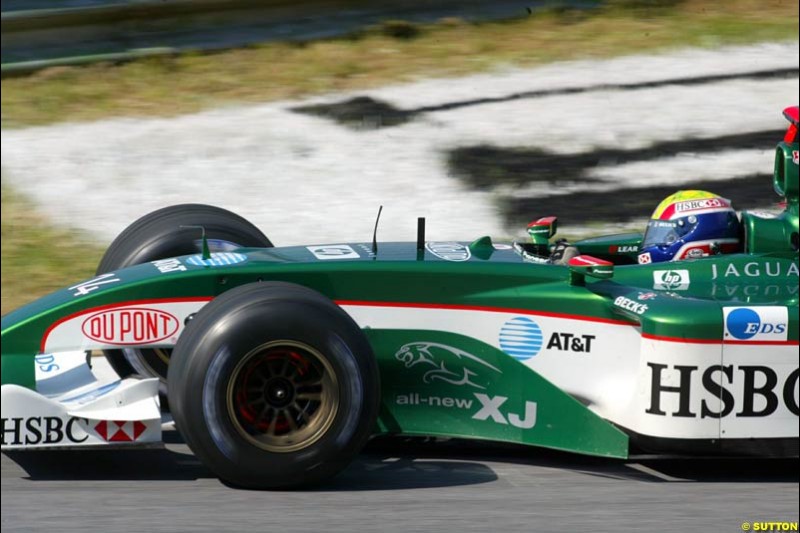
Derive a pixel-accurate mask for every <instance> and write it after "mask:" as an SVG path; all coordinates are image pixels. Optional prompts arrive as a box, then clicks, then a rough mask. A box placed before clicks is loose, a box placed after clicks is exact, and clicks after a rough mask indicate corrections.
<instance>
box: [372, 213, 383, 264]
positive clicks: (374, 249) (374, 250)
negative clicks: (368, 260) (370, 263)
mask: <svg viewBox="0 0 800 533" xmlns="http://www.w3.org/2000/svg"><path fill="white" fill-rule="evenodd" d="M382 211H383V206H380V207H378V216H377V218H375V231H373V232H372V253H373V254H377V253H378V222H380V220H381V212H382Z"/></svg>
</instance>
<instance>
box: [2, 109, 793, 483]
mask: <svg viewBox="0 0 800 533" xmlns="http://www.w3.org/2000/svg"><path fill="white" fill-rule="evenodd" d="M786 114H787V116H788V117H789V118H790V120H791V122H792V125H791V127H790V130H789V132H788V133H787V137H786V139H785V140H784V142H782V143H780V144H779V145H778V148H777V151H776V159H775V175H774V187H775V190H776V191H777V193H778V194H779V195H780V196H781V197H783V198H784V199H785V202H786V205H785V209H784V210H783V211H782V212H779V213H764V212H743V213H741V214H740V218H739V220H740V222H741V226H742V227H743V235H742V240H743V249H742V250H740V251H739V252H738V253H728V254H722V253H717V252H716V251H715V249H714V248H713V246H711V248H709V250H710V252H709V253H708V254H701V255H690V256H689V258H688V259H685V260H679V261H669V262H661V263H658V262H652V263H649V264H632V263H635V258H636V257H637V254H638V253H639V248H640V246H641V245H642V236H641V235H623V236H609V237H602V238H594V239H589V240H586V241H582V242H579V243H576V244H575V245H574V246H573V247H574V248H576V249H577V251H578V253H577V254H572V255H573V257H571V258H569V259H568V260H567V261H566V263H567V264H557V263H555V262H553V261H542V256H547V254H548V251H549V249H548V243H549V241H550V239H551V238H552V237H553V235H554V233H555V224H556V220H555V218H554V217H548V218H545V219H541V220H539V221H537V222H536V223H533V224H532V225H531V226H530V228H529V232H530V234H531V236H532V237H533V241H534V242H532V243H531V242H527V243H511V244H496V243H494V242H492V240H491V239H490V238H489V237H481V238H479V239H476V240H474V241H472V242H432V241H426V239H425V236H424V233H425V231H424V223H421V224H420V226H419V231H418V236H417V241H416V242H408V243H378V242H377V241H376V240H375V239H373V240H372V242H357V243H350V244H324V245H310V246H297V247H285V248H276V247H272V245H271V243H270V241H269V240H268V239H267V238H266V237H265V236H264V235H263V234H262V233H261V232H260V231H259V230H258V229H256V228H255V227H254V226H252V225H251V224H249V223H248V222H246V221H245V220H244V219H242V218H241V217H238V216H236V215H234V214H232V213H230V212H228V211H224V210H221V209H218V208H213V207H209V206H200V205H182V206H175V207H169V208H165V209H162V210H160V211H156V212H155V213H152V214H150V215H147V216H145V217H144V218H142V219H140V220H139V221H137V222H135V223H134V224H133V225H132V226H130V227H129V228H128V229H126V230H125V231H124V232H123V233H122V234H121V235H120V236H119V237H118V238H117V239H116V240H115V241H114V243H113V244H112V245H111V246H110V248H109V249H108V251H107V252H106V254H105V256H104V258H103V260H102V262H101V263H100V266H99V268H98V272H97V275H96V277H94V278H92V279H90V280H87V281H83V282H81V283H76V284H75V285H72V286H71V287H68V288H66V289H63V290H61V291H58V292H56V293H54V294H51V295H49V296H47V297H45V298H42V299H41V300H38V301H36V302H34V303H32V304H30V305H27V306H25V307H23V308H21V309H19V310H17V311H14V312H12V313H10V314H8V315H6V316H4V317H3V319H2V449H3V450H35V449H43V448H72V447H75V448H80V447H85V448H100V447H103V446H108V445H116V446H119V447H136V446H148V445H153V444H154V443H159V442H160V440H161V432H162V422H164V421H165V420H170V417H172V419H174V423H175V426H176V428H177V430H178V431H179V432H180V433H181V435H182V436H183V437H184V438H185V440H186V442H187V443H188V445H189V447H190V448H191V449H192V451H193V452H194V453H195V454H196V455H197V457H198V458H199V459H200V460H202V461H203V462H204V463H205V464H206V465H207V466H208V467H209V468H210V469H211V470H213V471H214V472H215V473H216V474H217V475H219V476H220V478H222V479H224V480H226V481H228V482H229V483H231V484H234V485H238V486H243V487H254V488H276V487H296V486H302V485H307V484H311V483H317V482H319V481H321V480H324V479H327V478H328V477H330V476H332V475H333V474H335V473H336V472H338V471H339V470H341V469H342V468H344V467H345V466H346V465H347V464H348V463H349V462H350V461H351V460H352V459H353V457H354V456H355V455H356V454H357V453H358V452H359V450H360V449H361V447H362V446H363V445H364V444H365V442H366V441H367V439H368V438H369V437H370V436H371V435H376V434H405V435H422V436H444V437H464V438H476V439H488V440H496V441H507V442H513V443H521V444H529V445H535V446H543V447H547V448H554V449H559V450H567V451H571V452H576V453H584V454H591V455H597V456H605V457H612V458H625V457H627V456H628V453H629V451H630V450H632V449H636V450H644V451H648V452H659V453H662V452H668V453H676V452H677V453H691V454H741V455H760V456H782V457H786V456H797V455H798V411H799V408H798V381H799V379H798V375H799V372H800V371H799V370H798V139H797V126H798V119H797V108H792V109H790V110H787V112H786ZM421 222H424V221H421ZM711 244H712V245H713V243H711ZM645 263H647V262H645ZM92 351H94V354H95V355H99V354H100V352H102V354H104V355H105V357H106V358H107V359H108V361H109V362H110V363H111V365H112V366H113V368H114V369H115V370H116V372H117V373H118V374H119V376H120V379H116V378H114V379H108V378H105V379H99V378H98V377H97V375H96V374H97V373H96V372H93V371H92V369H91V368H90V363H91V362H92V359H95V357H90V355H89V354H90V353H92ZM95 361H96V359H95Z"/></svg>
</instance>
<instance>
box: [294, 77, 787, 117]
mask: <svg viewBox="0 0 800 533" xmlns="http://www.w3.org/2000/svg"><path fill="white" fill-rule="evenodd" d="M797 77H798V70H797V69H796V68H782V69H770V70H759V71H753V72H740V73H734V74H714V75H707V76H694V77H683V78H671V79H667V80H655V81H643V82H634V83H601V84H596V85H589V86H585V87H564V88H560V89H541V90H534V91H523V92H518V93H512V94H509V95H504V96H496V97H486V98H474V99H470V100H460V101H455V102H445V103H442V104H437V105H431V106H422V107H418V108H416V109H400V108H397V107H395V106H393V105H392V104H390V103H388V102H383V101H381V100H376V99H374V98H371V97H368V96H359V97H355V98H350V99H348V100H344V101H341V102H334V103H331V104H313V105H304V106H298V107H294V108H292V111H295V112H297V113H305V114H308V115H313V116H318V117H323V118H327V119H330V120H333V121H334V122H337V123H338V124H341V125H343V126H346V127H348V128H352V129H359V130H363V129H379V128H388V127H392V126H399V125H401V124H405V123H407V122H411V121H412V120H415V119H416V118H418V117H419V116H421V115H423V114H425V113H432V112H437V111H452V110H454V109H459V108H463V107H472V106H477V105H484V104H496V103H502V102H510V101H514V100H522V99H533V98H544V97H548V96H565V95H573V94H582V93H589V92H598V91H636V90H642V89H655V88H658V87H666V86H672V85H682V86H692V85H704V84H709V83H720V82H725V81H731V80H771V79H788V78H797Z"/></svg>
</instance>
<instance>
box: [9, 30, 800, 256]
mask: <svg viewBox="0 0 800 533" xmlns="http://www.w3.org/2000/svg"><path fill="white" fill-rule="evenodd" d="M798 64H800V58H799V53H798V43H797V42H790V43H783V44H781V43H773V44H759V45H753V46H742V47H729V48H723V49H717V50H696V49H688V50H679V51H676V52H674V53H670V54H660V55H633V56H628V57H620V58H616V59H610V60H604V61H574V62H565V63H556V64H552V65H548V66H544V67H537V68H530V69H501V70H497V71H495V72H492V73H489V74H480V75H474V76H468V77H462V78H457V79H434V80H424V81H419V82H416V83H411V84H404V85H398V86H391V87H385V88H381V89H375V90H368V91H359V92H357V93H347V94H333V95H328V96H325V97H320V98H313V99H307V100H303V101H283V102H275V103H269V104H263V105H252V106H242V107H229V108H222V109H216V110H213V111H207V112H203V113H198V114H194V115H185V116H180V117H176V118H169V119H167V118H148V119H129V118H119V119H110V120H102V121H98V122H93V123H78V124H59V125H53V126H46V127H35V128H26V129H19V130H3V131H2V161H3V164H2V166H3V176H4V178H3V179H4V183H6V184H8V185H10V186H12V187H14V188H16V189H18V190H20V191H21V192H23V193H25V194H27V195H28V196H29V197H30V198H31V199H32V200H33V202H34V203H35V205H36V206H37V207H38V208H39V209H40V210H41V211H42V212H43V213H45V214H46V215H47V216H49V217H50V218H51V219H52V220H53V221H54V222H55V223H57V224H59V225H63V226H71V227H77V228H79V229H82V230H85V231H87V232H89V233H90V234H93V235H96V236H97V238H98V239H100V240H101V241H102V242H110V241H111V240H112V239H113V238H114V237H115V236H116V235H117V234H118V233H119V232H120V231H121V230H122V229H124V227H125V226H127V225H128V224H129V223H130V222H132V221H133V220H135V219H136V218H138V217H140V216H142V215H144V214H145V213H147V212H149V211H152V210H155V209H157V208H160V207H163V206H165V205H170V204H176V203H186V202H202V203H211V204H214V205H219V206H221V207H225V208H227V209H231V210H233V211H235V212H237V213H239V214H241V215H242V216H244V217H246V218H248V219H250V220H251V221H252V222H253V223H255V224H256V225H257V226H259V227H260V228H261V229H262V230H263V231H264V232H265V233H266V234H267V235H268V236H269V237H270V238H271V239H272V240H273V242H275V243H276V244H278V245H286V244H297V243H314V242H320V243H322V242H336V241H352V240H364V241H368V240H370V239H371V235H372V228H373V224H374V218H375V214H376V212H377V209H378V206H379V205H383V206H384V211H383V216H382V219H381V224H380V228H379V230H378V237H379V239H380V240H384V241H389V240H414V239H415V237H416V218H417V217H418V216H425V217H427V219H428V237H429V238H431V239H435V240H444V239H463V240H471V239H474V238H477V237H479V236H482V235H492V236H494V237H498V238H502V237H513V236H519V235H524V224H525V222H527V221H528V220H530V219H532V218H535V217H538V216H541V215H547V214H556V215H559V216H560V217H561V224H560V227H561V228H562V231H563V232H567V233H570V234H582V233H587V232H588V233H592V232H594V233H597V231H598V227H599V228H602V229H600V231H606V230H613V229H616V228H621V229H622V228H630V227H633V228H638V227H642V225H643V221H644V219H646V217H647V216H648V215H649V213H650V211H651V210H652V209H653V208H654V207H655V206H656V205H657V204H658V202H659V201H660V200H661V196H664V195H665V193H666V192H668V191H672V190H677V189H678V188H682V187H683V188H687V187H694V186H697V184H702V186H703V187H706V188H711V189H713V191H714V192H717V193H718V194H721V195H723V196H730V197H732V198H733V200H734V201H735V203H736V206H737V207H739V208H743V207H769V206H770V205H771V204H773V203H774V202H777V200H778V198H777V197H776V196H774V195H773V193H772V192H771V184H770V182H769V176H770V175H771V171H772V163H773V149H774V145H775V143H777V142H778V141H779V140H780V135H781V133H780V132H781V131H783V130H784V129H785V120H784V119H783V118H782V117H781V115H780V112H781V110H782V109H783V108H784V107H786V106H789V105H792V104H796V101H797V94H798V90H799V85H798V75H797V69H798ZM358 98H361V99H362V100H361V101H362V102H363V101H367V102H379V103H381V106H382V108H384V109H386V108H390V109H393V110H401V111H413V113H411V118H410V119H408V120H404V121H403V122H402V123H391V121H390V122H389V123H388V124H383V123H381V116H382V115H381V114H378V115H377V118H376V116H375V115H374V114H370V112H367V113H365V114H364V115H363V118H362V120H361V121H360V122H359V123H358V124H356V125H355V126H354V125H353V123H352V121H351V122H349V123H342V122H341V121H338V120H336V119H335V117H331V116H330V114H329V115H328V116H325V114H324V113H323V114H322V115H320V114H319V113H317V114H314V113H310V112H309V111H308V110H309V108H310V107H311V108H313V107H314V106H327V107H328V108H332V109H336V106H339V105H343V103H344V104H346V103H347V102H351V101H353V99H358ZM363 99H368V100H363ZM356 116H357V115H356ZM515 165H517V166H515ZM554 169H555V170H554ZM487 176H488V177H487ZM508 176H511V178H508ZM756 191H758V194H756ZM729 193H735V194H729ZM626 198H630V199H631V202H630V204H629V205H628V204H627V203H626V202H621V201H620V200H624V199H626ZM634 200H635V201H634ZM595 206H596V208H597V210H596V211H593V209H594V207H595ZM556 208H558V209H556ZM551 210H552V211H551Z"/></svg>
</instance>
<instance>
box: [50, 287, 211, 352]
mask: <svg viewBox="0 0 800 533" xmlns="http://www.w3.org/2000/svg"><path fill="white" fill-rule="evenodd" d="M213 299H214V298H213V297H211V296H203V297H196V296H194V297H185V298H156V299H152V300H131V301H128V302H118V303H114V304H107V305H101V306H99V307H92V308H91V309H85V310H83V311H78V312H77V313H72V314H71V315H67V316H65V317H62V318H59V319H58V320H56V321H55V322H53V323H52V324H50V327H48V328H47V329H46V330H45V332H44V335H42V342H41V344H40V345H39V353H45V351H44V350H45V346H46V345H47V338H48V337H49V336H50V333H52V332H53V330H54V329H56V328H57V327H58V326H60V325H61V324H63V323H64V322H66V321H67V320H72V319H73V318H77V317H79V316H82V315H86V314H89V313H95V312H98V311H104V310H106V309H116V308H120V307H130V306H132V305H148V304H151V305H152V304H165V303H167V304H171V303H188V302H210V301H211V300H213Z"/></svg>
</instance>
